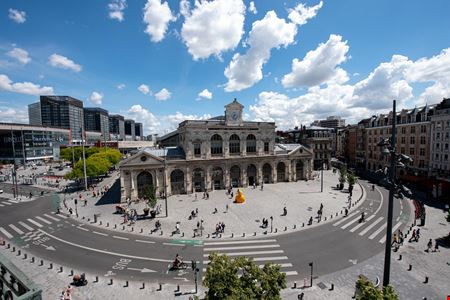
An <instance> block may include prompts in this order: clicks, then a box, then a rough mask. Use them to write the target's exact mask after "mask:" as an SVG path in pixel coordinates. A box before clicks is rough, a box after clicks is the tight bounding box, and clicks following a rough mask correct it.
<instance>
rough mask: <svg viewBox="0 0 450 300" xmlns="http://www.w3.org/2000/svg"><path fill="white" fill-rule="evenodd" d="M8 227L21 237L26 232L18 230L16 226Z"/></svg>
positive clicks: (10, 225)
mask: <svg viewBox="0 0 450 300" xmlns="http://www.w3.org/2000/svg"><path fill="white" fill-rule="evenodd" d="M8 226H9V227H11V229H12V230H14V231H15V232H17V233H18V234H20V235H22V234H24V232H23V231H22V230H20V229H19V228H17V226H16V225H14V224H9V225H8Z"/></svg>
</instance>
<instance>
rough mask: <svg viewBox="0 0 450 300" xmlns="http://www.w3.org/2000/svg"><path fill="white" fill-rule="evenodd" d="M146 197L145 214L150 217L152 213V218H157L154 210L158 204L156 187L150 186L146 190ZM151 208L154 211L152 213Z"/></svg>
mask: <svg viewBox="0 0 450 300" xmlns="http://www.w3.org/2000/svg"><path fill="white" fill-rule="evenodd" d="M144 195H145V199H146V200H147V207H146V208H144V214H145V215H146V216H148V213H149V212H150V216H151V217H152V218H154V217H155V216H156V211H155V210H154V209H153V208H155V206H156V203H157V200H156V190H155V187H154V186H153V185H148V186H147V187H146V188H145V190H144ZM150 208H151V209H152V210H151V211H150ZM146 210H147V212H146Z"/></svg>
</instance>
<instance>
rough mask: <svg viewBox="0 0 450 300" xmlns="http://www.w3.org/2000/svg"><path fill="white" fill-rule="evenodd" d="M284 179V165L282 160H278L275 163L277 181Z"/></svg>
mask: <svg viewBox="0 0 450 300" xmlns="http://www.w3.org/2000/svg"><path fill="white" fill-rule="evenodd" d="M284 181H286V165H285V164H284V162H282V161H280V162H279V163H278V164H277V182H284Z"/></svg>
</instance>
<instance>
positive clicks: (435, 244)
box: [433, 240, 440, 252]
mask: <svg viewBox="0 0 450 300" xmlns="http://www.w3.org/2000/svg"><path fill="white" fill-rule="evenodd" d="M433 252H440V251H439V244H438V242H437V240H434V249H433Z"/></svg>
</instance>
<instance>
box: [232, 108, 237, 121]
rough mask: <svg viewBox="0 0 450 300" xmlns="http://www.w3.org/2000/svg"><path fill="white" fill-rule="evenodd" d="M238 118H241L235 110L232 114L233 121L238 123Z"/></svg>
mask: <svg viewBox="0 0 450 300" xmlns="http://www.w3.org/2000/svg"><path fill="white" fill-rule="evenodd" d="M238 117H239V112H238V111H237V110H234V111H232V112H231V119H232V120H233V121H236V120H237V119H238Z"/></svg>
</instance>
